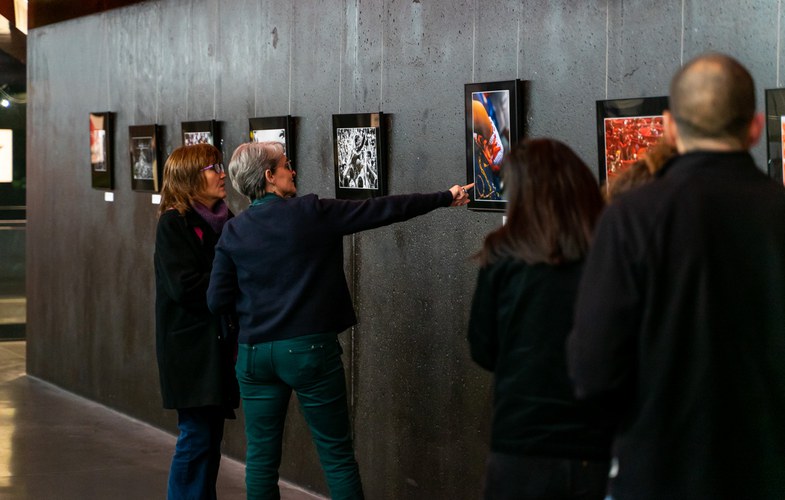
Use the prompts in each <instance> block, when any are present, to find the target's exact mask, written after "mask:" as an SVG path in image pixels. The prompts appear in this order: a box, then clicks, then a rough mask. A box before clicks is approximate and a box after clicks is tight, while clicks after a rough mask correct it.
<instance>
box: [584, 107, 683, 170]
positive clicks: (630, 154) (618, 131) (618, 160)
mask: <svg viewBox="0 0 785 500" xmlns="http://www.w3.org/2000/svg"><path fill="white" fill-rule="evenodd" d="M667 108H668V97H667V96H659V97H641V98H634V99H613V100H607V101H597V154H598V165H599V166H598V170H599V172H598V173H599V179H600V183H601V184H604V183H606V182H607V181H609V180H612V179H613V178H614V177H616V176H617V175H619V174H620V173H622V172H624V171H625V170H627V169H628V168H630V166H632V165H633V164H634V163H635V162H636V161H638V160H642V159H643V158H644V157H645V156H646V150H647V149H648V148H649V147H650V146H652V145H653V144H654V143H656V142H657V141H659V140H660V139H661V138H662V136H663V135H664V131H663V125H662V113H663V111H665V110H666V109H667Z"/></svg>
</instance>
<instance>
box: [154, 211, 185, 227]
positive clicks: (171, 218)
mask: <svg viewBox="0 0 785 500" xmlns="http://www.w3.org/2000/svg"><path fill="white" fill-rule="evenodd" d="M185 223H186V222H185V215H183V214H181V213H180V212H178V211H177V210H175V209H173V208H172V209H169V210H167V211H166V212H164V213H162V214H161V215H160V216H159V217H158V227H159V228H161V227H163V228H168V227H174V226H179V225H184V224H185Z"/></svg>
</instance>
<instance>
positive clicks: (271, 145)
mask: <svg viewBox="0 0 785 500" xmlns="http://www.w3.org/2000/svg"><path fill="white" fill-rule="evenodd" d="M283 155H284V147H283V144H281V143H280V142H274V141H269V142H246V143H244V144H240V145H239V146H237V149H235V150H234V153H233V154H232V159H231V161H230V162H229V178H230V179H231V181H232V186H234V189H235V190H237V191H238V192H239V193H240V194H242V195H244V196H247V197H248V198H249V199H250V200H255V199H258V198H261V197H262V196H264V188H265V184H266V183H267V181H266V180H265V177H264V174H265V172H267V171H268V170H275V166H276V165H277V164H278V162H279V161H280V160H281V157H282V156H283Z"/></svg>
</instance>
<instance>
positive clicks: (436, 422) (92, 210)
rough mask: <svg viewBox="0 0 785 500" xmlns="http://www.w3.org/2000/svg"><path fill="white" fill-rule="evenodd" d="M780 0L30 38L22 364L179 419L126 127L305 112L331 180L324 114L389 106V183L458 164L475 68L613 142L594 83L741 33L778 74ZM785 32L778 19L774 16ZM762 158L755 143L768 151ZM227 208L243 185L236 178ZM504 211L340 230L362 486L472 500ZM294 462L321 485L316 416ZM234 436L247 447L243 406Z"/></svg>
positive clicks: (623, 92)
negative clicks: (483, 274) (92, 123)
mask: <svg viewBox="0 0 785 500" xmlns="http://www.w3.org/2000/svg"><path fill="white" fill-rule="evenodd" d="M779 3H780V2H771V1H769V2H762V1H745V0H712V1H709V0H684V1H680V0H670V1H665V2H656V6H655V2H650V1H647V0H633V1H617V0H612V1H586V2H575V1H573V0H560V1H551V2H541V1H535V0H526V1H522V2H521V1H513V0H507V1H505V0H491V1H485V2H478V1H453V0H438V1H437V0H413V1H412V0H368V1H363V2H359V1H356V0H355V1H352V0H342V1H339V0H330V1H328V2H292V1H289V0H233V1H231V2H225V1H220V0H168V1H165V2H164V1H156V2H146V3H142V4H138V5H134V6H131V7H127V8H123V9H118V10H113V11H110V12H106V13H103V14H98V15H94V16H90V17H86V18H81V19H76V20H72V21H68V22H64V23H60V24H56V25H51V26H46V27H42V28H38V29H34V30H32V31H31V32H30V36H29V40H28V43H29V57H28V68H29V84H28V89H29V99H30V104H29V111H28V119H29V121H28V131H29V132H28V133H29V138H28V177H29V183H28V186H29V188H28V210H29V225H28V240H27V241H28V244H27V261H28V270H27V277H28V278H27V292H28V308H29V317H28V339H29V340H28V370H29V373H30V374H32V375H35V376H37V377H40V378H43V379H46V380H48V381H51V382H53V383H55V384H57V385H60V386H62V387H64V388H66V389H68V390H71V391H74V392H76V393H78V394H81V395H84V396H86V397H88V398H91V399H94V400H97V401H99V402H101V403H104V404H106V405H109V406H111V407H113V408H116V409H118V410H120V411H122V412H125V413H127V414H129V415H132V416H134V417H136V418H139V419H142V420H144V421H148V422H151V423H153V424H154V425H157V426H160V427H163V428H166V429H169V430H172V431H173V430H174V415H173V412H168V411H163V410H162V409H161V408H160V399H159V392H158V381H157V370H156V366H155V361H154V343H153V336H154V332H153V293H154V282H153V272H152V253H153V237H154V228H155V224H156V216H155V211H156V207H155V206H154V205H152V204H151V201H150V195H149V194H144V193H138V192H134V191H132V190H131V187H130V174H129V172H130V165H129V159H128V155H127V154H126V151H127V147H128V133H127V130H128V126H129V125H135V124H146V123H159V124H162V125H164V126H165V128H166V133H165V141H164V142H165V150H166V151H167V152H169V151H171V150H172V149H173V148H174V147H176V146H177V145H179V143H180V139H179V133H180V122H182V121H186V120H202V119H213V118H214V119H217V120H220V121H222V122H223V127H224V128H223V137H224V138H225V143H224V145H223V149H224V151H225V152H226V153H227V154H230V153H231V151H233V149H234V148H235V147H236V146H237V145H238V144H239V143H240V142H242V141H245V140H246V138H247V136H248V129H247V127H248V121H247V119H248V118H249V117H252V116H269V115H280V114H291V115H294V116H297V117H299V123H298V130H297V133H298V141H297V145H296V147H297V158H298V163H299V171H298V174H299V175H298V183H299V190H300V192H301V193H309V192H315V193H317V194H319V195H321V196H323V197H329V196H331V195H333V191H334V187H333V186H334V184H333V182H334V181H333V174H332V169H333V167H332V142H331V115H332V114H334V113H350V112H371V111H379V110H382V111H384V112H385V113H389V114H391V115H392V126H391V132H390V167H389V187H390V189H389V190H390V192H391V193H404V192H410V191H432V190H439V189H444V188H446V187H448V186H449V185H451V184H454V183H458V182H461V181H463V180H464V179H465V155H464V110H463V84H464V83H470V82H475V81H494V80H506V79H513V78H521V79H525V80H530V81H531V84H530V97H529V109H528V111H527V113H526V124H527V127H528V133H529V135H531V136H539V135H549V136H554V137H556V138H559V139H562V140H564V141H566V142H568V143H569V144H571V145H573V147H574V148H575V149H576V151H577V152H578V153H579V154H580V155H581V156H582V157H583V158H584V159H585V160H587V162H588V163H590V164H594V163H595V162H596V158H597V146H596V135H595V134H596V132H595V118H594V113H595V101H596V100H598V99H606V98H620V97H634V96H641V95H664V94H667V85H668V81H669V79H670V75H671V74H672V73H673V72H674V71H675V70H676V69H677V68H678V67H679V65H680V64H681V63H682V62H684V61H686V60H688V59H689V58H690V57H692V56H694V55H696V54H698V53H701V52H704V51H707V50H719V51H726V52H729V53H731V54H733V55H735V56H736V57H738V58H739V59H740V60H741V61H743V62H744V63H745V64H746V65H747V66H748V67H749V68H750V70H751V71H752V73H753V75H754V76H755V78H756V80H757V84H758V88H759V89H760V90H761V95H760V97H759V99H758V101H759V103H760V104H761V106H762V103H763V97H762V89H764V88H771V87H776V86H777V85H779V83H780V75H779V71H780V69H779V68H780V66H781V65H780V62H781V61H782V53H781V51H778V47H780V43H779V41H780V38H781V34H782V33H781V32H778V27H779V26H781V25H784V24H785V23H782V22H781V21H782V19H781V18H782V14H781V13H780V9H779ZM780 29H781V28H780ZM91 111H113V112H115V113H117V133H116V134H115V145H116V151H117V152H116V154H115V161H116V179H115V190H114V195H115V201H114V202H106V201H104V192H103V191H99V190H94V189H92V188H91V187H90V173H89V154H88V153H89V151H88V135H87V121H88V113H89V112H91ZM754 154H755V157H756V159H757V161H758V163H759V164H760V165H761V166H762V165H765V150H764V148H763V147H762V146H760V147H757V148H756V149H755V151H754ZM230 204H231V205H232V207H233V208H234V209H235V210H237V211H239V210H242V209H243V208H244V206H245V202H244V201H243V200H242V199H241V198H240V197H239V196H238V195H237V194H236V193H232V194H231V195H230ZM500 223H501V215H500V214H498V213H496V214H493V213H478V212H472V211H468V210H466V209H449V210H448V209H443V210H439V211H437V212H435V213H432V214H429V215H427V216H424V217H422V218H419V219H417V220H414V221H411V222H408V223H405V224H400V225H396V226H392V227H388V228H383V229H379V230H375V231H372V232H368V233H363V234H359V235H356V236H354V237H351V238H347V245H346V249H347V250H346V266H347V272H348V275H349V276H350V280H351V285H352V288H353V291H354V297H355V302H356V307H357V310H358V313H359V318H360V320H359V324H358V325H357V327H356V328H355V329H353V330H352V331H350V332H347V333H346V334H344V335H343V339H344V342H345V344H346V346H347V349H346V351H347V356H346V365H347V374H348V384H349V387H350V392H351V403H352V414H353V416H354V426H355V437H356V447H357V455H358V459H359V462H360V467H361V471H362V474H363V477H364V482H365V485H366V490H367V493H368V497H369V498H375V499H381V498H390V499H397V498H407V499H408V498H423V499H425V498H427V499H433V498H443V499H447V498H449V499H459V498H476V497H477V496H478V492H479V489H480V485H481V481H482V470H483V464H484V460H485V455H486V452H487V444H486V439H487V430H488V426H489V414H490V404H491V396H490V391H489V384H490V381H491V379H490V376H489V375H488V374H486V373H484V372H482V371H481V370H479V369H478V368H476V367H475V366H473V364H472V363H471V361H470V360H469V357H468V354H467V347H466V342H465V331H466V324H467V319H468V309H469V305H470V301H471V294H472V290H473V286H474V279H475V275H476V269H475V267H474V265H473V264H472V263H471V262H470V260H469V256H470V255H471V254H472V253H473V252H475V251H476V250H477V249H478V248H479V246H480V244H481V241H482V238H483V235H484V234H486V233H487V232H488V231H490V230H491V229H493V228H494V227H496V226H497V225H498V224H500ZM292 408H293V413H292V415H291V418H290V423H289V427H288V430H287V437H286V444H285V456H284V460H283V466H282V475H283V477H285V478H287V479H290V480H292V481H295V482H297V483H299V484H302V485H304V486H306V487H309V488H312V489H315V490H317V491H321V492H324V491H325V485H324V481H323V479H322V477H321V472H320V469H319V466H318V462H317V460H316V458H315V452H314V451H313V446H312V444H311V443H310V438H309V436H308V434H307V432H306V429H305V426H304V424H303V422H302V418H301V417H300V416H299V415H298V414H297V413H296V410H295V409H294V408H296V407H295V406H294V405H293V406H292ZM227 431H228V432H227V437H226V446H225V450H226V452H227V453H228V454H229V455H232V456H236V457H242V455H243V453H244V442H243V435H242V426H241V423H240V422H238V423H236V424H234V423H230V424H229V425H228V429H227Z"/></svg>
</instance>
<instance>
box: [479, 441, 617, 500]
mask: <svg viewBox="0 0 785 500" xmlns="http://www.w3.org/2000/svg"><path fill="white" fill-rule="evenodd" d="M609 468H610V464H609V462H608V461H607V460H605V461H602V460H601V461H589V460H573V459H560V458H548V457H528V456H515V455H506V454H503V453H495V452H491V455H490V456H489V457H488V463H487V468H486V471H485V492H484V498H485V500H525V499H543V498H548V499H552V500H556V499H563V500H567V499H571V500H577V499H581V500H603V499H604V498H605V492H606V491H607V483H608V470H609Z"/></svg>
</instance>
